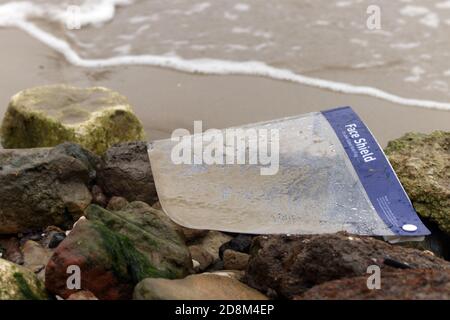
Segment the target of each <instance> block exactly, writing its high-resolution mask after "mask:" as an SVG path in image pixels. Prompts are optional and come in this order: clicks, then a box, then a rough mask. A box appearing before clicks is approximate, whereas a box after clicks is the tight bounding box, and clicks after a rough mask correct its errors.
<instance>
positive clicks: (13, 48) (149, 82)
mask: <svg viewBox="0 0 450 320" xmlns="http://www.w3.org/2000/svg"><path fill="white" fill-rule="evenodd" d="M0 39H1V41H2V43H3V44H4V46H3V47H4V49H3V50H2V52H1V53H0V59H2V61H8V63H3V64H2V65H1V67H0V72H1V74H2V75H7V77H5V76H3V77H0V85H1V87H2V88H3V90H2V91H1V92H0V119H2V118H3V114H4V112H5V110H6V108H7V105H8V102H9V99H10V97H11V96H12V95H14V94H15V93H17V92H18V91H20V90H22V89H25V88H30V87H33V86H38V85H44V84H55V83H66V84H71V85H75V86H82V87H87V86H105V87H108V88H111V89H112V90H115V91H118V92H120V93H121V94H123V95H125V96H127V97H128V99H129V101H130V103H131V105H132V106H133V107H134V111H135V113H136V115H137V116H138V117H139V119H140V120H141V121H142V123H143V125H144V128H145V130H146V132H147V138H148V139H149V140H155V139H161V138H167V137H169V136H170V133H171V132H172V131H173V130H174V129H177V128H186V129H188V130H190V131H192V127H193V122H194V120H203V122H204V124H205V129H209V128H218V129H223V128H227V127H231V126H238V125H243V124H247V123H253V122H259V121H266V120H271V119H277V118H282V117H286V116H293V115H298V114H302V113H307V112H314V111H321V110H326V109H331V108H334V107H338V106H346V105H349V106H351V107H352V108H353V109H354V110H355V111H356V112H357V113H358V114H359V115H360V117H361V118H362V119H363V120H364V122H365V123H366V125H367V126H368V127H369V128H370V129H371V131H372V132H373V134H374V136H375V137H377V140H378V142H379V143H380V145H381V146H383V147H384V146H386V144H387V142H388V141H390V140H393V139H396V138H399V137H400V136H402V135H403V134H405V133H407V132H423V133H430V132H432V131H434V130H446V131H449V130H450V112H448V111H439V110H428V109H422V108H418V107H406V106H400V105H396V104H394V103H390V102H386V101H383V100H380V99H377V98H371V97H367V96H359V95H348V94H340V93H335V92H331V91H328V90H324V89H317V88H313V87H308V86H305V85H300V84H297V83H290V82H287V81H281V80H273V79H269V78H263V77H256V76H240V75H193V74H188V73H182V72H179V71H173V70H168V69H164V68H158V67H149V66H123V67H111V68H101V69H83V68H79V67H75V66H72V65H70V64H69V63H68V62H66V61H65V60H64V58H63V57H62V56H61V55H60V54H58V53H56V52H54V51H52V50H51V49H49V48H48V47H46V46H45V45H44V44H41V43H39V42H38V41H36V40H35V39H33V38H32V37H30V36H29V35H27V34H25V33H24V32H22V31H21V30H17V29H0ZM321 76H322V77H324V78H326V74H324V75H321Z"/></svg>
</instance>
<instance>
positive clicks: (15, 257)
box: [0, 237, 23, 264]
mask: <svg viewBox="0 0 450 320" xmlns="http://www.w3.org/2000/svg"><path fill="white" fill-rule="evenodd" d="M0 253H1V255H0V258H3V259H6V260H9V261H11V262H14V263H16V264H23V255H22V252H21V251H20V244H19V240H18V239H17V238H16V237H12V238H9V237H8V238H3V239H2V238H0Z"/></svg>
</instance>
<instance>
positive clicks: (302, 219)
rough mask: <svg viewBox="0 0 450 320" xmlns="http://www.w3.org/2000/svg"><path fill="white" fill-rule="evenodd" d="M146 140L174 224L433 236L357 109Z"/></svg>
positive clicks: (257, 230)
mask: <svg viewBox="0 0 450 320" xmlns="http://www.w3.org/2000/svg"><path fill="white" fill-rule="evenodd" d="M186 131H187V130H184V131H183V130H182V131H181V132H179V134H174V135H173V136H172V138H171V139H167V140H159V141H155V142H153V143H150V145H149V157H150V161H151V166H152V171H153V176H154V179H155V183H156V187H157V191H158V196H159V200H160V203H161V206H162V208H163V209H164V211H165V212H166V213H167V215H168V216H169V217H170V218H171V219H172V220H174V221H175V222H176V223H178V224H180V225H183V226H186V227H189V228H194V229H208V230H220V231H229V232H238V233H250V234H321V233H334V232H338V231H347V232H349V233H352V234H358V235H370V236H384V237H385V239H387V240H389V241H392V242H394V241H411V240H420V239H422V238H423V236H424V235H428V234H430V232H429V231H428V229H427V228H426V227H425V226H424V225H423V224H422V222H421V221H420V219H419V217H418V216H417V214H416V212H415V211H414V208H413V206H412V204H411V202H410V200H409V198H408V196H407V195H406V193H405V191H404V189H403V187H402V185H401V184H400V182H399V180H398V178H397V176H396V174H395V173H394V171H393V169H392V167H391V165H390V164H389V162H388V160H387V159H386V156H385V155H384V153H383V151H382V149H381V148H380V146H379V145H378V143H377V142H376V140H375V138H374V137H373V136H372V134H371V132H370V131H369V129H368V128H367V127H366V126H365V124H364V123H363V122H362V120H361V119H360V118H359V117H358V116H357V114H356V113H355V112H354V111H353V110H352V109H351V108H350V107H342V108H337V109H332V110H328V111H323V112H314V113H309V114H305V115H300V116H295V117H289V118H284V119H279V120H274V121H268V122H262V123H256V124H251V125H245V126H241V127H236V128H230V129H225V130H207V131H206V132H204V133H201V132H197V133H195V132H194V134H192V135H188V132H186Z"/></svg>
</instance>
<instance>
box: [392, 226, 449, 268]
mask: <svg viewBox="0 0 450 320" xmlns="http://www.w3.org/2000/svg"><path fill="white" fill-rule="evenodd" d="M427 227H428V228H429V229H430V231H431V234H430V235H428V236H426V237H425V239H424V240H423V241H407V242H401V243H398V244H397V245H401V246H405V247H409V248H415V249H419V250H422V251H425V250H427V251H431V252H432V253H433V254H435V255H436V256H437V257H439V258H443V259H445V260H450V246H449V244H450V235H449V234H447V233H445V232H444V231H442V230H440V229H439V228H438V227H437V226H435V225H434V224H433V223H430V222H428V223H427Z"/></svg>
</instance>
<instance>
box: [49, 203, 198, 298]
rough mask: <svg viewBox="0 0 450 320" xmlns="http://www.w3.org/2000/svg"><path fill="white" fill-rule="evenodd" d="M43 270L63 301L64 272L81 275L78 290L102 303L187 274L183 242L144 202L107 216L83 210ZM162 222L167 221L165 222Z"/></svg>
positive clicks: (188, 267)
mask: <svg viewBox="0 0 450 320" xmlns="http://www.w3.org/2000/svg"><path fill="white" fill-rule="evenodd" d="M86 218H87V219H82V220H81V221H78V222H77V223H76V225H75V227H74V228H73V230H72V231H71V232H70V234H69V235H68V237H67V238H66V239H64V241H63V242H61V244H60V245H59V246H58V247H57V249H56V251H55V253H54V255H53V256H52V258H51V259H50V261H49V263H48V264H47V268H46V274H45V282H46V287H47V289H48V290H49V292H51V293H53V294H55V295H59V296H61V297H63V298H67V297H69V296H70V295H71V294H73V293H74V292H75V291H76V290H73V289H71V288H68V287H67V285H66V281H67V278H68V274H67V273H66V270H67V268H68V267H69V266H72V265H76V266H78V267H79V268H80V271H81V289H83V290H88V291H90V292H92V293H93V294H94V295H95V296H96V297H98V298H99V299H102V300H117V299H130V298H131V296H132V292H133V289H134V287H135V286H136V284H137V283H138V282H140V281H142V280H143V279H146V278H166V279H175V278H182V277H184V276H186V275H187V274H188V273H189V272H190V271H191V269H192V259H191V256H190V253H189V250H188V249H187V247H186V245H185V244H184V241H183V239H182V237H181V236H180V235H179V234H178V233H177V232H176V231H175V230H174V229H173V227H172V225H171V222H170V221H169V220H168V218H167V217H165V216H163V213H160V212H159V211H157V210H155V209H152V208H151V207H149V206H148V205H147V204H145V203H144V202H133V203H130V204H129V205H127V206H126V207H125V208H124V209H122V210H120V211H115V212H110V211H108V210H105V209H103V208H101V207H99V206H97V205H91V206H89V207H88V209H87V210H86ZM165 219H167V220H165Z"/></svg>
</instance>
